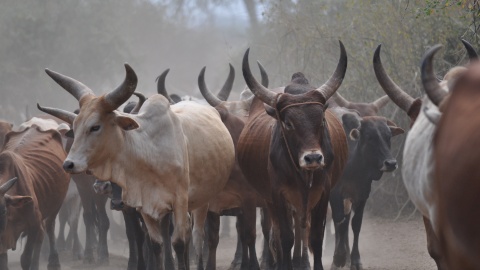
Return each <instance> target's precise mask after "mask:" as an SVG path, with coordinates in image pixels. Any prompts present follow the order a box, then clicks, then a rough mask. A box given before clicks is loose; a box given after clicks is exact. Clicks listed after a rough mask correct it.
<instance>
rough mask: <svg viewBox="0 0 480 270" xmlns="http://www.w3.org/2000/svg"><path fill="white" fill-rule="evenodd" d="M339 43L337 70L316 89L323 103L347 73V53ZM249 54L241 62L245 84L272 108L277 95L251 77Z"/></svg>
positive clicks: (336, 88)
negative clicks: (322, 98)
mask: <svg viewBox="0 0 480 270" xmlns="http://www.w3.org/2000/svg"><path fill="white" fill-rule="evenodd" d="M339 43H340V60H339V61H338V64H337V68H336V69H335V72H334V73H333V75H332V76H331V77H330V78H329V79H328V81H327V82H326V83H325V84H323V85H322V86H320V87H319V88H317V89H316V90H317V91H319V92H320V93H321V94H322V96H323V97H324V99H325V101H327V100H328V99H329V98H330V97H331V96H332V95H333V94H334V93H335V91H337V90H338V88H339V87H340V85H341V84H342V81H343V78H344V77H345V73H346V71H347V52H346V50H345V47H344V46H343V43H342V42H341V41H339ZM249 52H250V49H247V51H246V52H245V55H244V57H243V62H242V72H243V77H244V78H245V82H246V83H247V85H248V88H250V90H251V91H252V92H253V94H254V95H255V96H257V97H258V98H259V99H260V100H262V101H263V102H264V103H266V104H268V105H270V106H272V107H273V106H274V104H275V102H276V101H275V99H276V97H277V93H275V92H273V91H271V90H269V89H268V88H267V87H264V86H263V85H261V84H260V83H259V82H258V81H257V80H256V79H255V77H254V76H253V75H252V71H251V70H250V64H249V62H248V55H249Z"/></svg>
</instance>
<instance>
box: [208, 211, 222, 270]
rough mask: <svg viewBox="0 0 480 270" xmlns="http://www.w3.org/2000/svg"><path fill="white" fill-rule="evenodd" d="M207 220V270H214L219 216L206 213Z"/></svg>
mask: <svg viewBox="0 0 480 270" xmlns="http://www.w3.org/2000/svg"><path fill="white" fill-rule="evenodd" d="M207 219H208V261H207V267H206V269H207V270H215V269H216V261H217V246H218V240H219V232H220V214H218V213H214V212H210V211H209V212H208V213H207Z"/></svg>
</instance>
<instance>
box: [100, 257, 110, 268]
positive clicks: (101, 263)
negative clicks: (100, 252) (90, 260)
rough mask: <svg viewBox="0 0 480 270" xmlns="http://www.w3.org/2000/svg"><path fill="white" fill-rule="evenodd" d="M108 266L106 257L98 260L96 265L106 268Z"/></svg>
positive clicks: (108, 262)
mask: <svg viewBox="0 0 480 270" xmlns="http://www.w3.org/2000/svg"><path fill="white" fill-rule="evenodd" d="M109 264H110V261H109V259H108V257H103V258H98V261H97V265H102V266H107V265H109Z"/></svg>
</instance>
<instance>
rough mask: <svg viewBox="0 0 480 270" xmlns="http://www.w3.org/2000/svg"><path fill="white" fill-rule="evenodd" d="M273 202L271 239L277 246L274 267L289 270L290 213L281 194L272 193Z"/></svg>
mask: <svg viewBox="0 0 480 270" xmlns="http://www.w3.org/2000/svg"><path fill="white" fill-rule="evenodd" d="M273 202H274V205H275V206H276V209H275V211H276V222H275V221H274V222H273V225H274V236H273V239H272V240H274V242H273V243H274V245H275V248H277V262H276V269H278V270H283V269H286V270H291V269H293V266H292V256H291V250H292V247H293V242H294V235H293V230H292V229H293V228H292V213H291V211H290V210H289V209H288V205H287V202H286V200H285V198H284V197H283V196H282V195H281V194H274V196H273ZM276 226H278V231H277V230H275V227H276Z"/></svg>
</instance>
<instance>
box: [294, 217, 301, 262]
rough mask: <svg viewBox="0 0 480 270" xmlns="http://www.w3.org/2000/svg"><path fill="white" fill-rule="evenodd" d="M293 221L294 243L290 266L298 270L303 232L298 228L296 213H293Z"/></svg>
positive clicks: (298, 221) (298, 222)
mask: <svg viewBox="0 0 480 270" xmlns="http://www.w3.org/2000/svg"><path fill="white" fill-rule="evenodd" d="M293 219H294V221H295V227H294V228H295V242H294V245H293V258H292V264H293V268H294V269H297V268H300V264H301V261H302V258H301V257H302V236H303V230H302V227H301V226H300V218H299V216H298V213H297V212H294V213H293Z"/></svg>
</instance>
